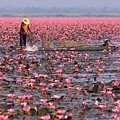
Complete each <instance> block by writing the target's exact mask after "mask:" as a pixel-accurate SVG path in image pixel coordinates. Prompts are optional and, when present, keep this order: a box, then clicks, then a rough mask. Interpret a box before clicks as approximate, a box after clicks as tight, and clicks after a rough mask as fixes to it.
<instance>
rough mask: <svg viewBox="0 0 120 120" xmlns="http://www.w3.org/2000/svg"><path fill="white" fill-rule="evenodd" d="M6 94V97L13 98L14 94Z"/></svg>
mask: <svg viewBox="0 0 120 120" xmlns="http://www.w3.org/2000/svg"><path fill="white" fill-rule="evenodd" d="M7 96H8V98H10V99H13V98H14V96H15V95H14V94H7Z"/></svg>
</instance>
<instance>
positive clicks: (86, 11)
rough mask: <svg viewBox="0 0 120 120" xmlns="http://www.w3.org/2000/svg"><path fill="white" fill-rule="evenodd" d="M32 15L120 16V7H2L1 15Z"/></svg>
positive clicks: (0, 9)
mask: <svg viewBox="0 0 120 120" xmlns="http://www.w3.org/2000/svg"><path fill="white" fill-rule="evenodd" d="M26 15H28V16H31V17H44V16H47V17H86V16H87V17H91V16H92V17H106V16H107V17H120V8H107V7H103V8H94V7H90V8H78V7H77V8H74V7H69V8H62V7H52V8H41V7H25V8H17V7H10V6H6V7H1V8H0V17H17V16H19V17H20V16H26Z"/></svg>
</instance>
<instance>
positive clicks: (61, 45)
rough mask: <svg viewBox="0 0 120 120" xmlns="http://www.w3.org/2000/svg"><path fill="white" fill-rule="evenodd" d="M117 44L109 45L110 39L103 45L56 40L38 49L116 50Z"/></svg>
mask: <svg viewBox="0 0 120 120" xmlns="http://www.w3.org/2000/svg"><path fill="white" fill-rule="evenodd" d="M116 48H118V47H117V46H109V41H108V40H106V41H104V44H103V45H91V44H89V43H80V42H71V41H67V42H66V41H65V42H54V44H53V43H52V45H50V46H44V47H43V48H41V47H39V48H38V51H102V50H115V49H116Z"/></svg>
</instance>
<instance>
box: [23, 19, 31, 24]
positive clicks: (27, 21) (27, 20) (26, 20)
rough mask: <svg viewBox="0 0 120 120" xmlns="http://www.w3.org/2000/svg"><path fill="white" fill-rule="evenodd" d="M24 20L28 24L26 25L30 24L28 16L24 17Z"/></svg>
mask: <svg viewBox="0 0 120 120" xmlns="http://www.w3.org/2000/svg"><path fill="white" fill-rule="evenodd" d="M22 22H23V23H24V24H26V25H27V24H30V21H29V19H28V18H24V19H23V21H22Z"/></svg>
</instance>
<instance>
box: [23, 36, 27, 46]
mask: <svg viewBox="0 0 120 120" xmlns="http://www.w3.org/2000/svg"><path fill="white" fill-rule="evenodd" d="M26 37H27V35H26V34H24V35H23V43H24V46H26Z"/></svg>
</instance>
